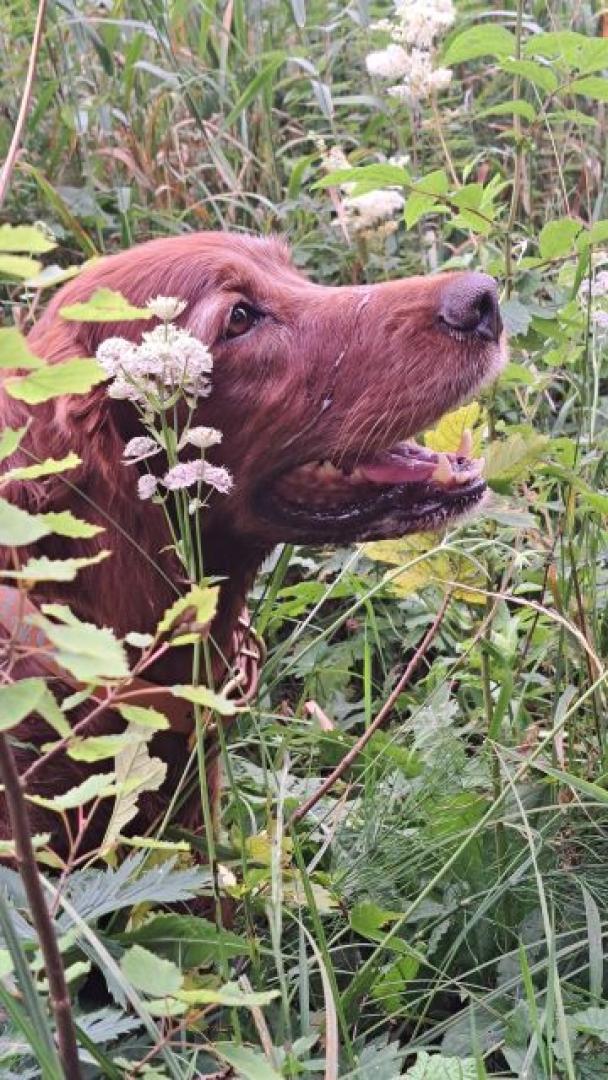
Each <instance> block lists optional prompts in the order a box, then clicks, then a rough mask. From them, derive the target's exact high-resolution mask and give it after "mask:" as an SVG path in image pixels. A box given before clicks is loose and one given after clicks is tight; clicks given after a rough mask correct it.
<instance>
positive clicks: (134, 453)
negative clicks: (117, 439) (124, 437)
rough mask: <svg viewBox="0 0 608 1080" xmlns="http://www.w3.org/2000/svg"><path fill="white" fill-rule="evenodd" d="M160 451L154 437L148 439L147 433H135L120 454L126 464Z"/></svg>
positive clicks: (141, 459)
mask: <svg viewBox="0 0 608 1080" xmlns="http://www.w3.org/2000/svg"><path fill="white" fill-rule="evenodd" d="M159 453H160V446H159V445H158V443H157V441H156V439H150V438H149V437H148V436H147V435H137V436H136V437H135V438H134V439H130V440H129V442H128V443H127V445H126V446H125V448H124V450H123V452H122V456H123V458H125V459H126V463H127V464H128V465H132V464H134V463H135V462H137V461H143V460H144V458H149V457H153V456H154V454H159Z"/></svg>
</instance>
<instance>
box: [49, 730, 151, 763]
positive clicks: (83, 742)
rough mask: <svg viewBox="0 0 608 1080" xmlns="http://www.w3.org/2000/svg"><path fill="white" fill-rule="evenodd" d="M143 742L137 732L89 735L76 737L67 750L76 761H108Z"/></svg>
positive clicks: (69, 755)
mask: <svg viewBox="0 0 608 1080" xmlns="http://www.w3.org/2000/svg"><path fill="white" fill-rule="evenodd" d="M141 741H142V738H141V735H138V733H137V732H136V731H119V732H116V734H114V735H89V736H86V737H80V736H77V737H75V738H74V739H73V740H72V741H71V743H70V745H69V746H68V748H67V753H68V757H71V758H72V759H73V760H74V761H86V762H88V763H89V764H92V763H94V762H96V761H107V759H108V758H113V757H116V756H117V755H118V754H120V753H122V752H123V751H124V750H125V749H127V748H129V749H130V748H132V747H134V746H137V745H138V744H139V743H140V742H141Z"/></svg>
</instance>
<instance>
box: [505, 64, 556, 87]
mask: <svg viewBox="0 0 608 1080" xmlns="http://www.w3.org/2000/svg"><path fill="white" fill-rule="evenodd" d="M500 66H501V68H502V70H503V71H506V73H507V74H508V75H521V77H522V78H523V79H527V81H528V82H531V83H532V85H533V86H538V87H540V89H541V90H545V91H546V93H548V94H551V93H553V91H554V90H556V89H557V85H558V82H557V76H556V75H555V73H554V72H553V71H551V68H550V67H548V66H547V65H546V64H539V63H538V62H537V61H536V60H511V59H503V60H501V62H500Z"/></svg>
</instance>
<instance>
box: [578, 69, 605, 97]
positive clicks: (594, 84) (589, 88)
mask: <svg viewBox="0 0 608 1080" xmlns="http://www.w3.org/2000/svg"><path fill="white" fill-rule="evenodd" d="M570 89H571V90H572V92H573V93H574V94H582V95H583V97H588V98H592V99H593V100H594V101H608V79H605V78H604V77H603V76H601V75H588V76H587V77H586V78H584V79H576V81H575V82H573V83H572V84H571V86H570Z"/></svg>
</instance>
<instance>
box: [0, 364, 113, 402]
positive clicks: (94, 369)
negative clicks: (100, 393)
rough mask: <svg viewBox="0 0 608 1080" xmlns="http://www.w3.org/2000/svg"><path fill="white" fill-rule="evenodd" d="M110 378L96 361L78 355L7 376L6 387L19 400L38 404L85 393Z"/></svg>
mask: <svg viewBox="0 0 608 1080" xmlns="http://www.w3.org/2000/svg"><path fill="white" fill-rule="evenodd" d="M107 377H108V376H107V375H106V373H105V371H104V370H103V368H102V367H101V365H100V364H98V363H97V361H96V360H90V359H84V358H80V357H76V358H74V359H73V360H63V361H61V362H60V363H58V364H48V365H47V366H46V367H43V368H38V370H37V371H33V372H32V374H31V375H24V376H23V377H22V378H12V379H6V381H5V383H4V388H5V390H6V392H7V393H8V394H10V395H11V397H14V398H17V399H18V400H19V401H26V402H27V404H28V405H39V404H40V403H41V402H43V401H50V400H51V398H56V397H62V396H63V394H86V393H88V391H89V390H90V389H91V387H93V386H96V385H97V383H100V382H104V380H106V379H107Z"/></svg>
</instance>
